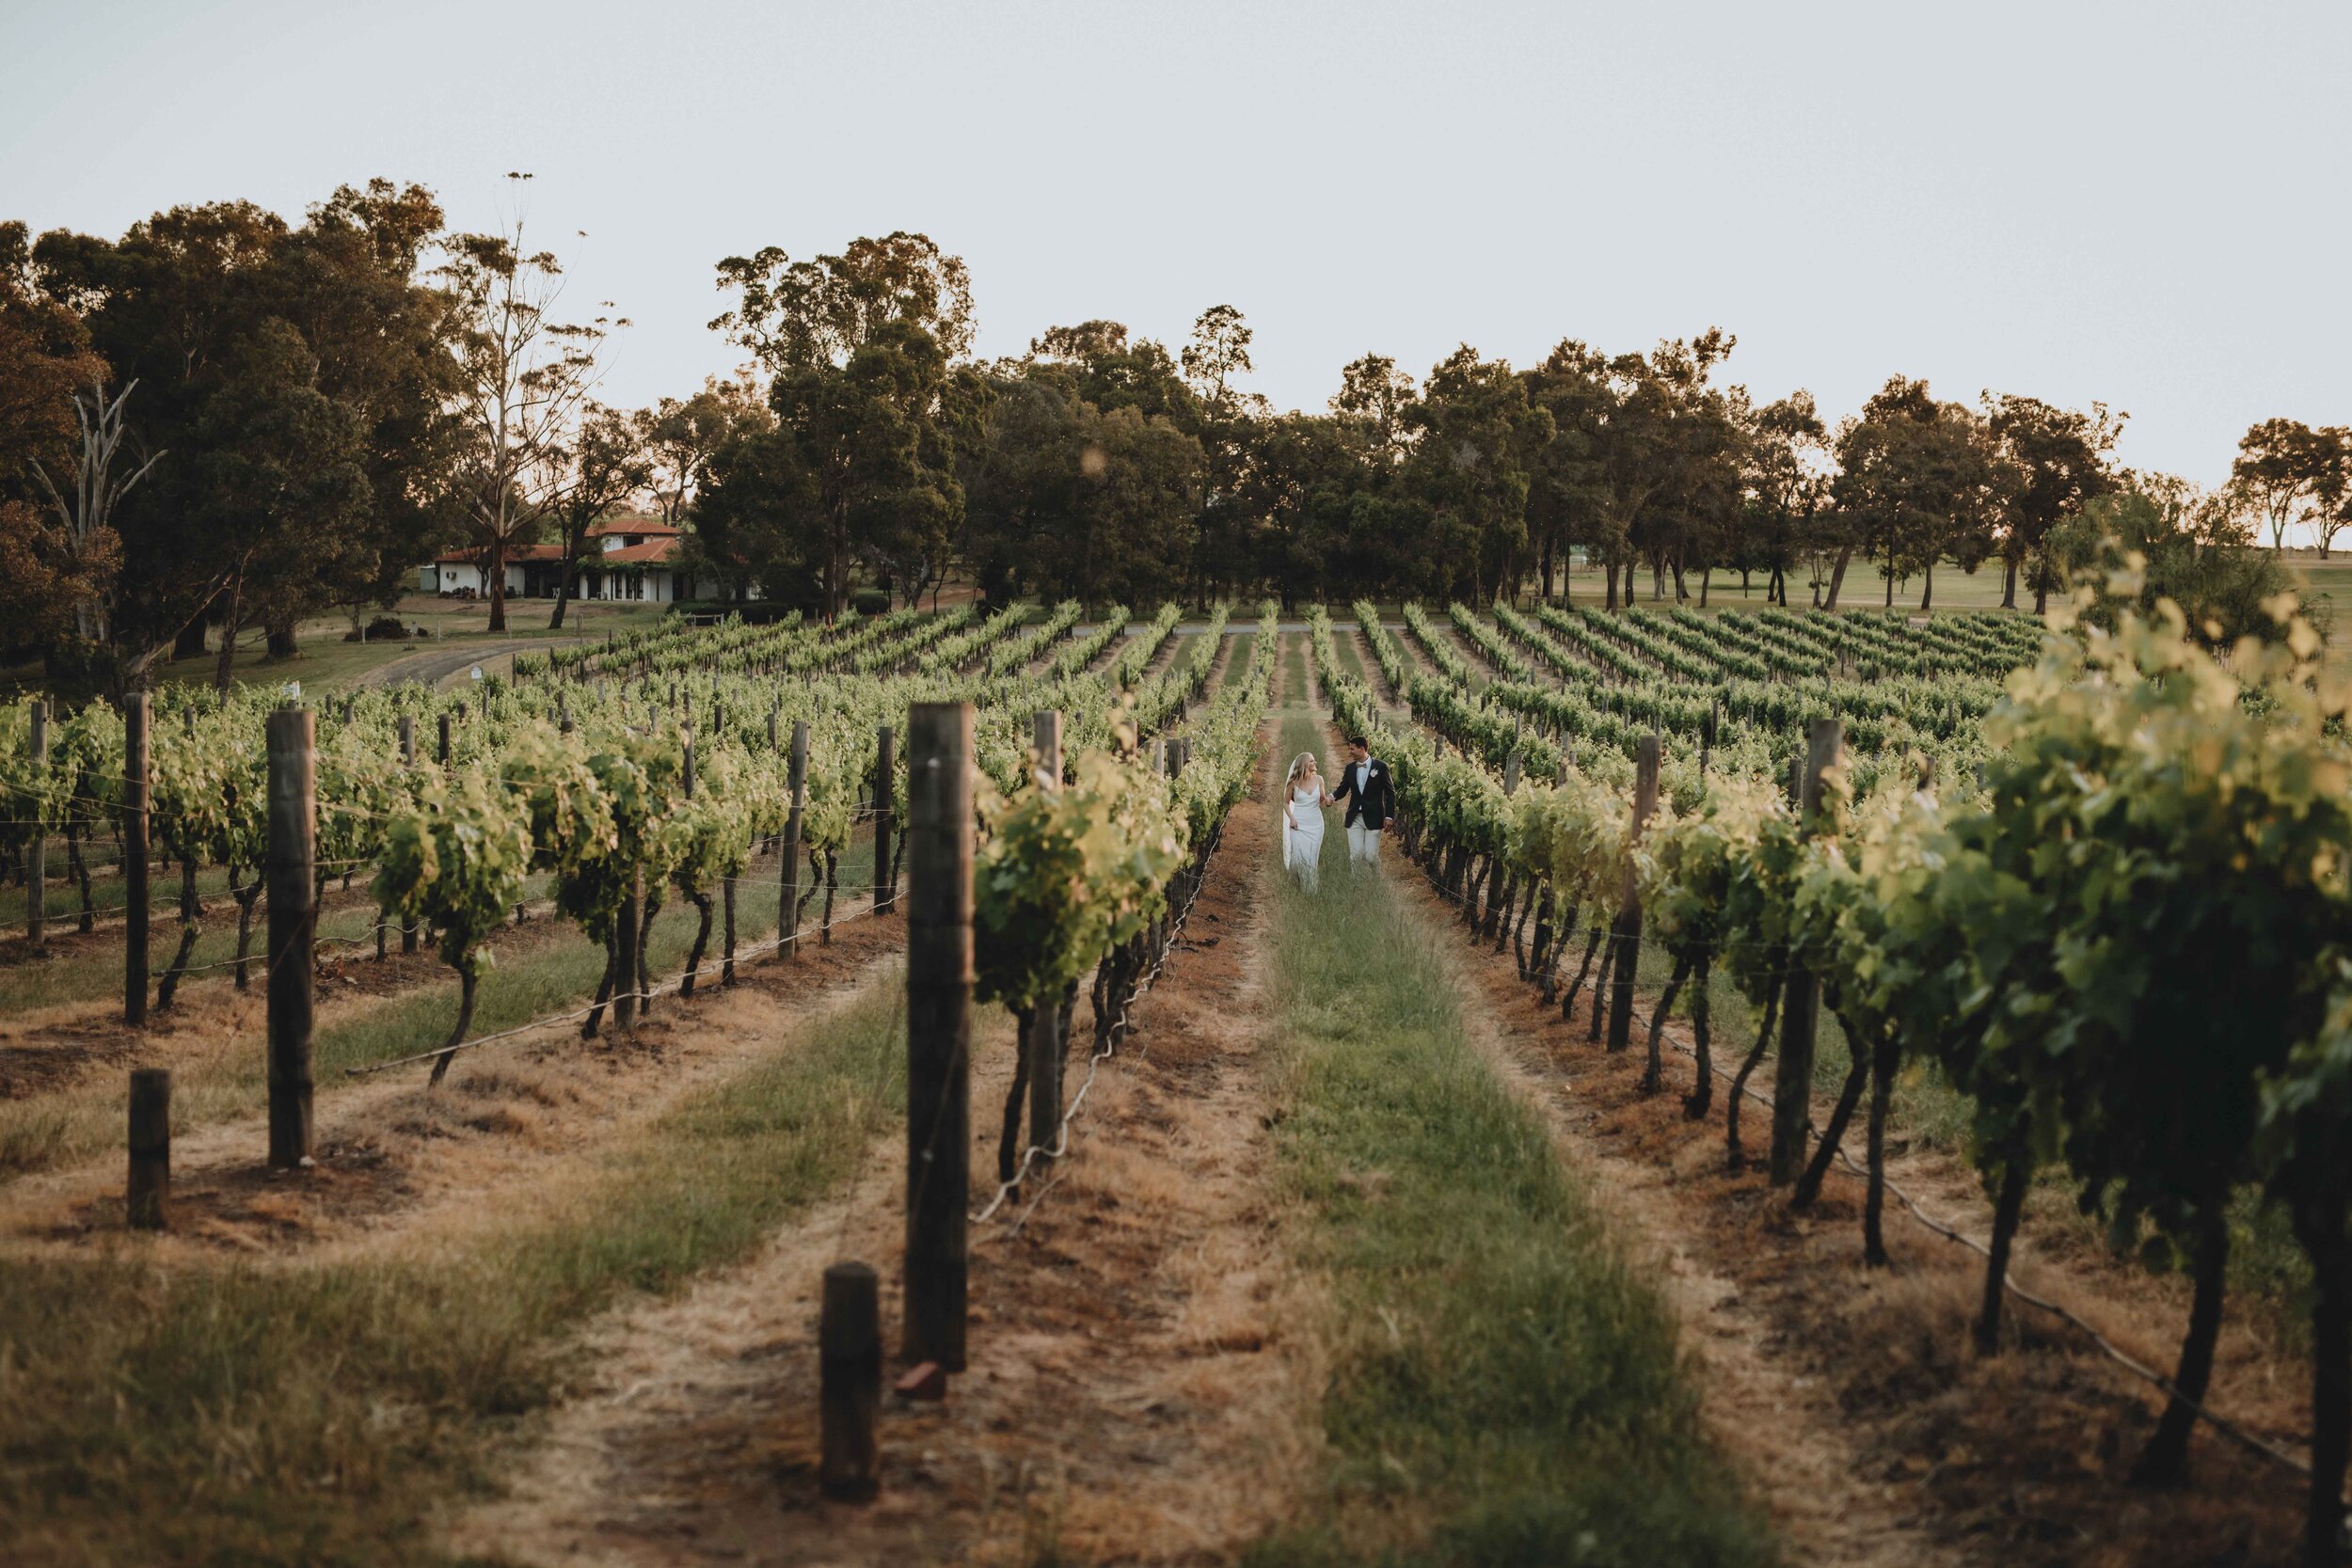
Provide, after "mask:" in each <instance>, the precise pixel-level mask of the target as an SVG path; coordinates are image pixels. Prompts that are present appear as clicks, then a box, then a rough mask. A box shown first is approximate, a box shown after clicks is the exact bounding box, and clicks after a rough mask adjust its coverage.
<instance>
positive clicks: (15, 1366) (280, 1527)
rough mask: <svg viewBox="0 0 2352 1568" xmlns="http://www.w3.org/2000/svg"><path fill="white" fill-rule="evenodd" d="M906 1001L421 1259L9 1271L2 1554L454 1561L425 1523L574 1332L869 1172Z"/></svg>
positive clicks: (525, 1408) (753, 1077) (525, 1402)
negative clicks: (5, 1537)
mask: <svg viewBox="0 0 2352 1568" xmlns="http://www.w3.org/2000/svg"><path fill="white" fill-rule="evenodd" d="M901 1012H902V1009H901V1006H900V996H899V988H898V986H896V985H894V984H891V983H888V982H887V981H884V982H882V983H878V984H877V985H875V986H874V987H872V988H871V989H870V990H868V991H867V992H866V995H864V996H863V997H861V998H860V999H858V1000H857V1001H856V1002H854V1003H853V1004H851V1005H850V1006H848V1007H847V1008H845V1009H843V1010H842V1011H841V1012H839V1013H837V1014H835V1015H834V1016H833V1017H831V1018H829V1019H828V1020H826V1021H825V1022H822V1023H821V1024H819V1025H818V1026H817V1027H815V1028H812V1029H805V1030H803V1029H795V1030H794V1031H793V1045H792V1048H791V1049H790V1050H789V1051H779V1052H778V1053H776V1054H774V1055H772V1056H771V1057H770V1058H768V1059H767V1060H765V1061H763V1062H761V1063H759V1064H758V1065H756V1066H754V1067H751V1068H749V1069H745V1070H743V1071H742V1072H740V1073H739V1074H737V1075H736V1076H735V1077H733V1078H732V1079H730V1080H728V1081H726V1082H723V1083H721V1084H718V1085H712V1086H711V1087H709V1088H707V1089H705V1090H702V1091H699V1092H698V1093H696V1094H695V1095H694V1096H692V1097H691V1099H690V1100H688V1101H686V1102H684V1103H683V1104H681V1105H680V1106H678V1107H677V1108H675V1109H674V1110H673V1111H671V1112H670V1113H668V1114H667V1115H665V1116H663V1117H660V1118H659V1119H658V1120H656V1121H655V1122H654V1123H653V1124H651V1125H650V1126H648V1127H646V1128H644V1129H643V1130H642V1131H639V1132H634V1133H632V1134H631V1135H630V1136H629V1137H628V1139H627V1140H626V1141H625V1142H622V1143H620V1144H617V1145H615V1146H614V1147H613V1148H611V1149H609V1150H607V1151H606V1152H605V1153H604V1154H603V1155H602V1156H601V1157H600V1158H599V1159H598V1160H597V1162H596V1166H595V1168H594V1171H593V1174H592V1176H591V1177H590V1179H588V1180H586V1181H584V1182H583V1183H581V1184H580V1186H579V1187H578V1189H577V1190H571V1189H568V1188H567V1189H559V1191H558V1193H557V1194H556V1196H554V1197H552V1198H551V1199H550V1198H546V1197H539V1198H538V1200H537V1201H535V1202H534V1196H535V1195H533V1194H531V1193H527V1192H516V1193H506V1194H499V1195H495V1196H496V1197H497V1198H498V1199H499V1201H500V1202H501V1204H502V1205H504V1206H510V1207H511V1210H512V1217H511V1218H507V1219H504V1220H502V1221H501V1223H499V1224H497V1225H495V1226H492V1227H485V1229H484V1230H483V1231H481V1232H479V1233H476V1234H472V1235H469V1237H467V1238H466V1239H464V1240H461V1241H458V1242H454V1243H449V1244H447V1245H445V1246H444V1247H443V1248H442V1249H441V1250H440V1251H438V1252H437V1253H435V1254H433V1255H431V1256H429V1257H417V1256H402V1257H398V1258H384V1259H370V1260H362V1261H357V1262H347V1263H338V1264H333V1265H322V1266H309V1265H303V1264H300V1263H295V1264H291V1265H286V1266H280V1267H274V1268H273V1267H267V1266H256V1265H251V1264H235V1263H224V1264H221V1265H218V1266H214V1265H210V1264H204V1265H198V1266H195V1267H183V1268H182V1269H179V1270H176V1271H172V1272H166V1271H165V1270H163V1269H161V1268H159V1267H155V1266H153V1265H151V1263H150V1262H149V1261H148V1260H147V1255H146V1250H145V1248H144V1247H143V1246H142V1245H140V1244H138V1243H130V1244H126V1245H125V1246H124V1247H122V1248H121V1249H120V1250H119V1251H118V1252H114V1253H111V1254H107V1255H102V1256H98V1257H93V1258H90V1259H87V1260H76V1261H72V1262H59V1261H56V1260H51V1259H43V1260H39V1261H35V1262H30V1263H17V1264H14V1265H11V1267H10V1270H9V1272H8V1275H6V1277H5V1279H0V1346H6V1347H7V1349H8V1354H7V1356H6V1361H5V1366H6V1369H7V1370H6V1375H5V1376H0V1518H5V1519H6V1520H8V1534H9V1538H10V1539H9V1544H8V1551H7V1553H6V1556H7V1558H8V1561H9V1562H10V1563H11V1564H18V1565H24V1568H32V1565H35V1564H52V1563H55V1564H66V1563H75V1564H79V1563H94V1562H119V1563H163V1562H206V1563H222V1564H228V1563H237V1564H267V1563H286V1564H303V1565H306V1568H307V1565H316V1564H355V1565H356V1564H379V1563H380V1564H387V1565H389V1564H408V1563H417V1562H431V1561H437V1560H439V1559H438V1558H437V1555H436V1554H435V1553H434V1552H433V1550H432V1549H431V1547H430V1545H429V1544H428V1542H427V1541H426V1540H425V1538H424V1534H423V1526H424V1524H425V1521H426V1519H427V1517H428V1516H429V1515H430V1514H431V1513H432V1512H433V1511H434V1510H436V1509H437V1508H438V1507H441V1506H443V1505H445V1504H447V1503H448V1502H450V1501H452V1500H453V1499H454V1498H457V1497H462V1496H463V1495H465V1494H468V1493H470V1492H475V1491H479V1490H482V1489H483V1488H484V1487H485V1485H486V1484H487V1482H488V1481H489V1479H490V1469H489V1465H490V1461H491V1460H492V1459H493V1457H494V1456H495V1455H496V1453H497V1448H498V1444H499V1443H500V1441H501V1439H504V1438H507V1437H511V1436H513V1435H515V1434H516V1433H518V1432H519V1431H526V1430H527V1429H528V1428H527V1423H528V1422H529V1420H530V1418H532V1415H533V1413H535V1412H537V1411H539V1410H540V1409H541V1408H542V1407H544V1406H545V1405H546V1404H547V1403H548V1402H549V1401H550V1400H551V1399H552V1398H553V1397H554V1396H555V1394H556V1392H557V1390H558V1388H559V1387H560V1386H561V1382H562V1380H563V1378H564V1375H565V1373H566V1371H567V1369H568V1366H569V1357H568V1354H567V1343H568V1335H569V1331H570V1330H572V1329H573V1328H575V1327H576V1326H577V1325H579V1324H580V1323H581V1321H582V1320H583V1319H585V1318H586V1317H587V1316H588V1315H589V1314H590V1313H592V1312H594V1311H596V1309H597V1308H599V1307H603V1306H605V1305H607V1304H608V1303H610V1302H612V1300H613V1299H614V1298H615V1297H616V1296H618V1295H620V1294H622V1293H623V1292H626V1291H632V1290H635V1291H655V1292H662V1291H670V1290H672V1289H674V1288H675V1287H676V1286H677V1285H679V1284H680V1283H681V1282H683V1281H685V1280H686V1279H688V1278H689V1277H691V1275H694V1274H695V1273H697V1272H698V1271H701V1270H705V1269H708V1268H711V1267H714V1266H718V1265H721V1264H724V1263H726V1262H729V1261H732V1260H733V1259H738V1258H740V1257H742V1256H744V1255H745V1254H746V1253H748V1252H749V1251H750V1250H751V1249H752V1248H753V1247H754V1246H755V1244H756V1243H758V1242H759V1241H760V1240H761V1238H762V1237H764V1236H765V1235H767V1234H768V1233H769V1232H770V1231H771V1230H772V1229H773V1228H774V1227H776V1226H777V1225H778V1224H780V1223H782V1222H783V1221H785V1220H786V1219H787V1218H788V1217H789V1216H790V1215H791V1214H792V1213H793V1212H796V1211H797V1210H799V1209H801V1208H803V1206H805V1205H806V1204H807V1203H808V1202H809V1201H811V1200H812V1199H814V1198H815V1197H817V1196H820V1195H821V1194H823V1193H824V1192H825V1191H826V1190H828V1189H829V1188H831V1187H832V1186H833V1185H834V1183H836V1182H837V1181H839V1180H841V1179H842V1178H843V1177H844V1176H846V1175H847V1174H848V1173H849V1172H850V1170H851V1169H853V1168H854V1165H855V1164H856V1162H857V1161H858V1160H859V1159H860V1158H861V1157H862V1156H863V1152H864V1150H865V1149H866V1148H867V1147H868V1145H869V1144H870V1143H871V1141H872V1140H873V1138H875V1137H876V1136H878V1135H879V1134H880V1133H881V1132H882V1130H883V1129H884V1128H885V1127H886V1126H887V1125H888V1124H889V1122H890V1120H891V1119H892V1118H893V1117H896V1116H897V1115H898V1114H899V1111H900V1105H901V1101H902V1100H903V1087H902V1085H901V1083H900V1080H899V1078H898V1071H899V1064H900V1062H901V1060H902V1058H903V1056H904V1048H903V1044H902V1043H901V1042H902V1040H903V1034H904V1031H903V1019H902V1016H901ZM779 1033H780V1034H781V1033H782V1031H781V1029H780V1030H779Z"/></svg>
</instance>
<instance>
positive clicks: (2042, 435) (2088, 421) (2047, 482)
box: [1984, 392, 2130, 615]
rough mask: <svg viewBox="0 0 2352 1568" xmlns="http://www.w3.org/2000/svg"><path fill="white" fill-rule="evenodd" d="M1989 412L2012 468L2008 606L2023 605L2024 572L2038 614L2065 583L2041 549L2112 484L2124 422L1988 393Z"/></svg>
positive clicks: (2004, 591)
mask: <svg viewBox="0 0 2352 1568" xmlns="http://www.w3.org/2000/svg"><path fill="white" fill-rule="evenodd" d="M1984 414H1985V418H1986V420H1987V422H1988V425H1989V427H1990V429H1991V432H1992V436H1993V438H1994V441H1995V442H1996V443H1997V444H1998V446H1999V449H2000V453H2001V456H2002V458H2003V459H2004V460H2005V461H2006V462H2007V463H2008V464H2009V465H2010V467H2012V468H2013V469H2014V471H2015V472H2014V479H2013V486H2014V489H2013V494H2012V495H2011V496H2010V499H2009V500H2008V503H2007V507H2006V511H2007V526H2006V528H2005V529H2004V530H2003V531H2002V538H2001V559H2002V562H2003V574H2004V575H2003V578H2002V583H2001V605H2002V608H2004V609H2008V610H2013V609H2015V608H2016V606H2017V578H2018V574H2019V572H2020V571H2024V572H2025V573H2026V577H2027V578H2028V584H2027V585H2028V586H2029V587H2031V588H2032V589H2033V608H2034V613H2035V614H2037V615H2038V614H2041V613H2042V611H2043V610H2046V609H2047V608H2048V607H2049V602H2050V590H2052V589H2053V588H2062V587H2064V586H2065V578H2064V576H2063V574H2062V573H2061V572H2059V571H2058V568H2057V567H2056V566H2055V565H2054V563H2052V562H2050V561H2049V559H2048V557H2047V554H2046V552H2045V551H2044V550H2043V548H2042V545H2043V541H2045V540H2046V539H2047V538H2048V537H2049V535H2050V531H2051V530H2052V529H2055V528H2057V527H2058V525H2059V524H2061V523H2063V522H2065V521H2066V520H2067V519H2069V518H2071V517H2076V516H2079V515H2081V514H2082V509H2083V507H2084V505H2085V503H2087V502H2088V501H2090V499H2092V498H2093V497H2095V496H2100V495H2104V494H2105V493H2106V491H2107V490H2109V489H2110V488H2112V487H2113V485H2114V483H2115V475H2114V473H2113V472H2112V470H2111V468H2110V467H2109V459H2110V458H2111V456H2112V455H2113V453H2114V451H2115V443H2116V439H2117V437H2118V436H2122V433H2123V421H2124V420H2126V419H2128V418H2129V417H2130V416H2128V415H2125V414H2120V413H2110V412H2108V410H2107V407H2106V404H2099V403H2094V404H2091V405H2090V413H2088V414H2085V413H2082V412H2079V411H2078V410H2075V409H2071V408H2060V407H2058V406H2057V405H2056V404H2048V403H2044V402H2042V400H2041V399H2039V398H2029V397H2020V396H2018V395H2016V394H2014V393H2006V392H2005V393H2001V394H1999V395H1997V396H1996V395H1994V394H1993V393H1990V392H1988V393H1986V394H1985V397H1984Z"/></svg>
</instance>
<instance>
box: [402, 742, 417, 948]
mask: <svg viewBox="0 0 2352 1568" xmlns="http://www.w3.org/2000/svg"><path fill="white" fill-rule="evenodd" d="M400 765H401V767H403V768H414V767H415V766H416V765H417V719H416V715H414V714H410V713H404V714H402V715H401V716H400ZM400 950H401V951H402V952H404V953H414V952H415V951H416V950H417V923H416V921H414V920H413V919H410V920H404V921H402V922H401V923H400Z"/></svg>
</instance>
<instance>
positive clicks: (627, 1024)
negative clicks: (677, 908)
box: [612, 865, 645, 1035]
mask: <svg viewBox="0 0 2352 1568" xmlns="http://www.w3.org/2000/svg"><path fill="white" fill-rule="evenodd" d="M644 926H645V869H644V866H642V865H641V866H639V867H637V868H636V869H635V870H633V871H631V872H630V873H629V879H628V896H627V897H625V898H623V899H622V900H621V913H620V918H619V920H618V921H617V922H616V924H615V926H614V927H613V932H612V938H613V943H612V1026H613V1027H614V1028H616V1029H618V1030H619V1031H620V1032H621V1033H622V1034H624V1035H626V1034H628V1032H629V1031H630V1030H632V1029H634V1028H636V1027H637V1004H638V1001H639V997H638V995H637V969H638V964H639V961H640V958H639V953H638V947H639V944H640V943H641V942H643V941H644Z"/></svg>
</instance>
